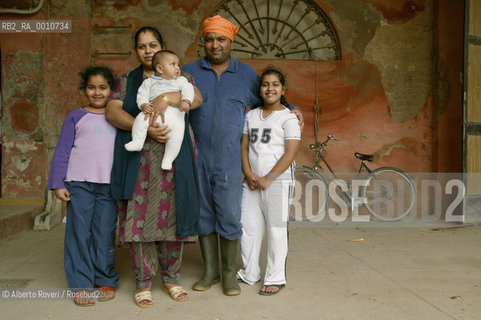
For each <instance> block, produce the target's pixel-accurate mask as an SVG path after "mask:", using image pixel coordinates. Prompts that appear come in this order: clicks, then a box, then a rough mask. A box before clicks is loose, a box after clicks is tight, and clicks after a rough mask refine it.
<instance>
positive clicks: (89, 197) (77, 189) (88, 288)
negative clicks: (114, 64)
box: [48, 67, 119, 306]
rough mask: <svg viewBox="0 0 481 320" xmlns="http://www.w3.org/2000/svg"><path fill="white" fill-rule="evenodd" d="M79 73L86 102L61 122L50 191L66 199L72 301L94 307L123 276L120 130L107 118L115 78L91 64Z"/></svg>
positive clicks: (67, 262)
mask: <svg viewBox="0 0 481 320" xmlns="http://www.w3.org/2000/svg"><path fill="white" fill-rule="evenodd" d="M80 76H81V78H82V81H81V85H80V88H81V89H82V90H84V91H85V96H86V97H87V101H88V104H87V105H86V106H84V107H82V108H78V109H75V110H73V111H72V112H70V114H69V115H68V116H67V118H66V119H65V121H64V123H63V126H62V131H61V133H60V136H59V139H58V143H57V147H56V148H55V153H54V155H53V159H52V165H51V168H50V175H49V181H48V189H49V190H53V192H54V193H55V196H56V197H57V198H59V199H60V200H64V201H67V226H66V230H65V247H64V265H65V275H66V278H67V282H68V285H69V287H70V288H72V289H73V290H74V291H75V294H74V302H75V304H77V305H78V306H91V305H94V304H95V301H94V298H97V297H98V298H99V301H107V300H111V299H113V298H114V296H115V289H114V288H115V287H116V286H117V283H118V277H119V276H118V274H117V273H116V272H114V271H113V269H114V262H115V230H116V226H117V205H116V202H115V201H114V200H113V198H112V196H111V194H110V171H111V169H112V161H113V149H114V142H115V132H116V129H115V127H113V126H112V125H111V124H110V123H109V122H107V120H106V119H105V106H106V105H107V101H108V99H109V96H110V91H111V89H112V88H113V87H114V85H115V83H116V81H115V78H114V76H113V73H112V70H111V69H109V68H107V67H89V68H87V69H86V70H85V71H84V72H82V73H80ZM94 287H98V290H97V291H95V292H94V289H93V288H94Z"/></svg>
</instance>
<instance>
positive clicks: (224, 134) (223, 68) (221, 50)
mask: <svg viewBox="0 0 481 320" xmlns="http://www.w3.org/2000/svg"><path fill="white" fill-rule="evenodd" d="M202 27H203V33H202V36H203V39H204V50H205V57H203V58H201V59H199V60H197V61H194V62H191V63H189V64H186V65H184V67H183V70H184V71H186V72H188V73H190V74H191V75H193V76H194V79H195V84H196V85H197V87H198V88H199V90H200V91H201V93H202V96H203V98H204V102H203V104H202V105H201V107H199V108H197V109H194V110H191V111H190V114H189V117H190V123H191V126H192V129H193V130H194V134H195V139H196V143H197V168H198V173H199V182H200V199H201V207H200V221H199V242H200V248H201V251H202V258H203V260H204V265H205V270H204V273H203V275H202V278H201V279H200V280H199V281H197V282H196V283H195V284H194V286H193V289H194V290H198V291H203V290H208V289H209V288H210V287H211V286H212V285H213V284H215V283H217V282H219V281H220V278H221V273H220V272H219V256H218V252H219V249H218V247H219V245H220V253H221V261H222V286H223V291H224V294H225V295H229V296H230V295H238V294H240V287H239V283H238V281H237V278H236V274H235V271H236V270H235V260H236V256H237V247H238V243H239V239H240V237H241V235H242V226H241V224H240V217H241V199H240V198H241V190H242V170H241V148H240V146H241V145H240V141H241V137H242V132H243V127H244V122H245V114H246V107H247V106H254V105H257V104H259V103H260V102H261V101H262V100H261V99H260V97H259V77H258V76H257V73H256V71H255V70H254V69H253V68H252V67H250V66H249V65H247V64H245V63H242V62H240V61H238V60H236V59H234V58H233V57H232V56H231V51H232V49H233V41H234V37H235V35H236V33H237V31H238V30H239V27H237V26H234V25H233V24H232V23H231V22H230V21H228V20H226V19H224V18H222V17H221V16H214V17H211V18H207V19H205V21H204V23H203V26H202Z"/></svg>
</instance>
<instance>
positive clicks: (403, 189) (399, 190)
mask: <svg viewBox="0 0 481 320" xmlns="http://www.w3.org/2000/svg"><path fill="white" fill-rule="evenodd" d="M363 190H364V192H363V194H362V196H364V197H366V203H364V206H365V207H366V209H367V210H368V211H369V213H370V214H372V215H373V216H374V217H376V218H377V219H379V220H381V221H397V220H401V219H402V218H404V217H405V216H406V215H407V214H408V213H409V212H410V211H411V210H412V209H413V207H414V205H415V203H416V185H415V184H414V182H413V180H412V179H411V178H410V177H409V176H408V175H407V174H406V173H405V172H404V171H402V170H400V169H397V168H391V167H382V168H378V169H375V170H373V171H372V173H371V174H370V175H369V177H368V183H367V186H366V187H364V188H363Z"/></svg>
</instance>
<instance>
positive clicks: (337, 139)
mask: <svg viewBox="0 0 481 320" xmlns="http://www.w3.org/2000/svg"><path fill="white" fill-rule="evenodd" d="M329 140H334V141H341V139H339V138H336V137H334V136H333V135H331V134H329V135H328V136H327V139H326V140H325V141H323V142H318V143H317V145H315V144H311V145H309V147H310V148H311V149H312V150H314V149H316V147H317V148H319V149H321V150H323V149H324V147H326V146H327V143H328V142H329Z"/></svg>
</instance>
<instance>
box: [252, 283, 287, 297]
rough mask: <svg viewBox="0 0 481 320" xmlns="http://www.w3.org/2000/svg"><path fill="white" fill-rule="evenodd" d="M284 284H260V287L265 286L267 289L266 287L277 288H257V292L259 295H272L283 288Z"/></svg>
mask: <svg viewBox="0 0 481 320" xmlns="http://www.w3.org/2000/svg"><path fill="white" fill-rule="evenodd" d="M285 286H286V285H285V284H271V285H268V286H266V285H264V286H262V288H265V289H266V290H267V288H272V287H275V288H277V290H276V291H262V289H261V290H259V294H260V295H261V296H272V295H275V294H277V293H279V291H281V290H282V289H284V287H285Z"/></svg>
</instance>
